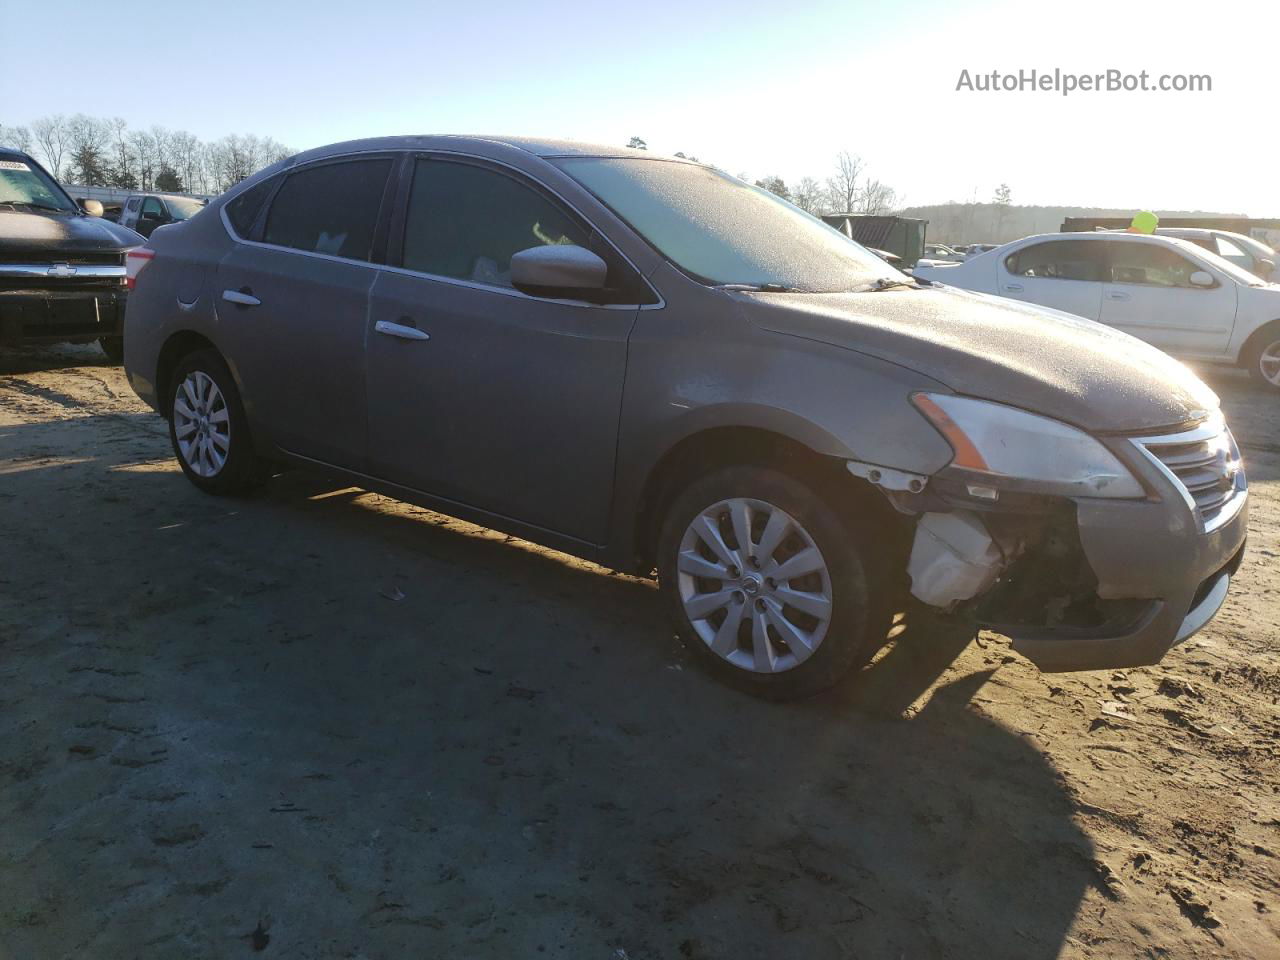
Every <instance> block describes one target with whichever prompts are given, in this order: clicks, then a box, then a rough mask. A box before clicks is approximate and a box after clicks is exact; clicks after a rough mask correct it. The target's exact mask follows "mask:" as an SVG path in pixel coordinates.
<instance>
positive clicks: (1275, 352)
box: [1258, 340, 1280, 387]
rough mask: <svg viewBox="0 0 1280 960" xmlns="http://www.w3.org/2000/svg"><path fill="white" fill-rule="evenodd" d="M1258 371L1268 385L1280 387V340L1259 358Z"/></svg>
mask: <svg viewBox="0 0 1280 960" xmlns="http://www.w3.org/2000/svg"><path fill="white" fill-rule="evenodd" d="M1258 369H1259V370H1261V371H1262V376H1263V377H1264V378H1265V379H1266V381H1267V383H1271V384H1274V385H1275V386H1277V387H1280V340H1277V341H1276V342H1275V343H1273V344H1271V346H1269V347H1267V349H1265V350H1263V351H1262V356H1260V357H1259V358H1258Z"/></svg>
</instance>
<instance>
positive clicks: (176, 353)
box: [155, 330, 239, 417]
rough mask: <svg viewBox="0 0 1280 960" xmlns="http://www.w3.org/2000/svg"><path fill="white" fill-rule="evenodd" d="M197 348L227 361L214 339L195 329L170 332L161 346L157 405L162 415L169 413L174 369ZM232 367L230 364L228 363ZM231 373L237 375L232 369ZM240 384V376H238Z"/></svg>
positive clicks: (158, 365)
mask: <svg viewBox="0 0 1280 960" xmlns="http://www.w3.org/2000/svg"><path fill="white" fill-rule="evenodd" d="M197 350H213V351H214V352H215V353H217V354H218V356H220V357H222V359H223V361H226V359H227V358H226V355H225V354H224V353H223V352H222V351H221V350H219V349H218V347H217V345H216V344H214V342H213V341H212V340H210V339H209V338H208V337H206V336H205V335H204V334H202V333H198V332H196V331H195V330H178V331H175V332H174V333H172V334H170V335H169V337H168V338H167V339H166V340H165V342H164V345H163V346H162V347H161V348H160V353H159V355H158V356H157V357H156V379H155V384H156V405H157V407H158V408H159V410H160V413H161V415H162V416H165V417H167V416H168V415H169V402H170V399H171V396H170V395H171V393H172V389H171V388H172V383H171V381H172V378H173V371H174V369H175V368H176V367H177V366H178V364H179V363H180V362H181V361H182V358H183V357H185V356H187V355H188V354H190V353H194V352H195V351H197ZM228 367H230V364H228ZM231 375H232V376H233V377H234V376H235V371H234V370H232V373H231ZM236 379H237V384H236V386H239V382H238V381H239V378H238V377H237V378H236Z"/></svg>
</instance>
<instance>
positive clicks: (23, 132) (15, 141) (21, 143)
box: [0, 123, 31, 153]
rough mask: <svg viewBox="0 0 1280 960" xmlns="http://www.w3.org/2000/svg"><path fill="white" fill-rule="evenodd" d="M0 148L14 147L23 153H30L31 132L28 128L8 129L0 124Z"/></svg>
mask: <svg viewBox="0 0 1280 960" xmlns="http://www.w3.org/2000/svg"><path fill="white" fill-rule="evenodd" d="M0 147H12V148H13V149H14V150H21V151H22V152H23V153H30V152H31V131H30V130H28V129H27V128H26V127H6V126H5V125H4V124H3V123H0Z"/></svg>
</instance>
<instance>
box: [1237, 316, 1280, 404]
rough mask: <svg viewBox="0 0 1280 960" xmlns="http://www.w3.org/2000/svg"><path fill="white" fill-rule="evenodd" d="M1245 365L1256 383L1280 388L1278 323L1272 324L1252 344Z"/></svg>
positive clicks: (1275, 388) (1279, 334) (1279, 330)
mask: <svg viewBox="0 0 1280 960" xmlns="http://www.w3.org/2000/svg"><path fill="white" fill-rule="evenodd" d="M1245 366H1246V367H1248V370H1249V374H1250V376H1252V377H1253V379H1254V381H1255V382H1257V383H1258V384H1260V385H1262V386H1264V387H1268V388H1270V389H1272V390H1280V324H1272V325H1271V326H1270V327H1268V328H1267V329H1266V330H1264V331H1263V332H1262V334H1261V335H1260V336H1259V337H1258V340H1257V342H1256V343H1254V344H1253V345H1252V347H1251V348H1250V350H1249V353H1248V356H1246V357H1245Z"/></svg>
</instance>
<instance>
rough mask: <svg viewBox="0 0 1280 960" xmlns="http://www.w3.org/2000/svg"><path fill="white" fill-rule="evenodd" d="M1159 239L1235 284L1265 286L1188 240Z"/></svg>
mask: <svg viewBox="0 0 1280 960" xmlns="http://www.w3.org/2000/svg"><path fill="white" fill-rule="evenodd" d="M1161 239H1163V240H1167V241H1169V243H1173V244H1177V246H1179V247H1180V248H1181V249H1182V250H1183V251H1185V252H1186V253H1188V254H1190V255H1191V257H1192V258H1197V257H1198V258H1199V259H1201V260H1203V261H1205V262H1206V263H1209V264H1211V265H1212V266H1213V267H1214V268H1215V269H1217V270H1221V271H1222V272H1223V273H1225V274H1227V275H1228V276H1229V277H1231V279H1232V280H1235V281H1236V282H1237V283H1243V284H1244V285H1245V286H1246V287H1265V286H1266V281H1265V280H1262V279H1260V278H1259V277H1258V276H1257V274H1253V273H1250V272H1249V271H1248V270H1246V269H1245V268H1244V267H1237V266H1236V265H1235V264H1234V263H1232V262H1231V261H1230V260H1227V259H1226V258H1224V257H1220V256H1218V255H1217V254H1216V253H1213V252H1212V251H1210V250H1206V249H1205V248H1204V247H1202V246H1200V245H1199V244H1198V243H1192V242H1191V241H1190V240H1183V239H1182V238H1181V237H1162V238H1161Z"/></svg>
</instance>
